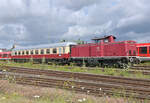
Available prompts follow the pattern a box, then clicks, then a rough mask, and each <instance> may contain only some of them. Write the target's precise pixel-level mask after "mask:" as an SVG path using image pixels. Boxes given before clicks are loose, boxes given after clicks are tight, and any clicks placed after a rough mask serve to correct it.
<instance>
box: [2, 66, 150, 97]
mask: <svg viewBox="0 0 150 103" xmlns="http://www.w3.org/2000/svg"><path fill="white" fill-rule="evenodd" d="M134 68H135V67H134ZM138 68H140V67H138ZM147 69H148V67H147ZM147 71H148V70H147ZM0 77H1V78H2V79H8V80H10V81H11V82H15V83H19V84H23V85H35V86H43V87H55V88H64V89H68V90H72V91H75V92H80V93H85V94H89V95H96V96H105V95H107V96H110V95H120V96H123V97H132V98H138V99H150V80H149V79H137V78H125V77H119V76H108V75H107V76H106V75H95V74H89V73H73V72H63V71H54V70H41V69H31V68H21V67H10V66H5V67H1V72H0Z"/></svg>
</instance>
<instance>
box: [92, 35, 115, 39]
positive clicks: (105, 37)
mask: <svg viewBox="0 0 150 103" xmlns="http://www.w3.org/2000/svg"><path fill="white" fill-rule="evenodd" d="M110 36H112V37H113V38H114V39H116V37H115V36H113V35H109V36H104V37H101V38H99V37H95V38H93V39H92V40H104V39H107V38H109V37H110Z"/></svg>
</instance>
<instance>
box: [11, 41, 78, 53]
mask: <svg viewBox="0 0 150 103" xmlns="http://www.w3.org/2000/svg"><path fill="white" fill-rule="evenodd" d="M70 45H77V43H75V42H62V43H53V44H43V45H36V46H28V47H26V46H16V48H15V49H13V50H14V51H15V50H27V49H40V48H56V47H64V46H70Z"/></svg>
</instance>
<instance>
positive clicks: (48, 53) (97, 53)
mask: <svg viewBox="0 0 150 103" xmlns="http://www.w3.org/2000/svg"><path fill="white" fill-rule="evenodd" d="M115 39H116V37H114V36H112V35H110V36H105V37H103V38H94V39H92V40H93V41H94V43H87V44H76V43H74V42H63V43H55V44H51V45H41V46H37V47H25V48H18V47H16V48H15V49H13V50H12V51H11V52H3V53H2V52H1V53H2V54H3V55H4V54H6V55H7V56H6V55H5V59H6V57H8V59H11V60H13V61H15V62H27V61H31V60H32V61H36V62H45V63H49V62H55V63H58V64H68V65H69V64H71V63H73V64H76V65H79V66H82V65H85V66H102V67H105V66H109V67H112V66H113V67H122V68H127V67H128V65H129V64H134V63H139V62H140V61H144V60H150V43H142V44H137V43H136V41H131V40H130V41H115ZM3 58H4V56H2V57H1V59H3Z"/></svg>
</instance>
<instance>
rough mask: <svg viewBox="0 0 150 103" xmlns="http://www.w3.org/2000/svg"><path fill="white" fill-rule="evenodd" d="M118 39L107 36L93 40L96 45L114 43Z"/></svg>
mask: <svg viewBox="0 0 150 103" xmlns="http://www.w3.org/2000/svg"><path fill="white" fill-rule="evenodd" d="M115 39H116V37H115V36H113V35H110V36H105V37H103V38H93V39H92V40H93V41H94V43H113V42H115Z"/></svg>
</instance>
